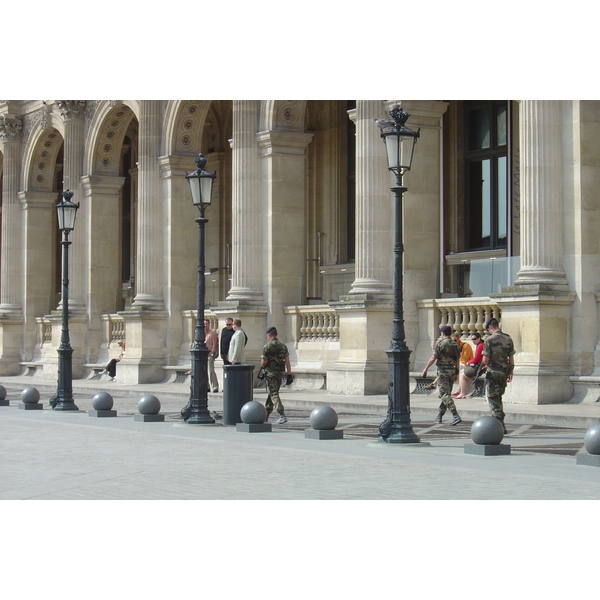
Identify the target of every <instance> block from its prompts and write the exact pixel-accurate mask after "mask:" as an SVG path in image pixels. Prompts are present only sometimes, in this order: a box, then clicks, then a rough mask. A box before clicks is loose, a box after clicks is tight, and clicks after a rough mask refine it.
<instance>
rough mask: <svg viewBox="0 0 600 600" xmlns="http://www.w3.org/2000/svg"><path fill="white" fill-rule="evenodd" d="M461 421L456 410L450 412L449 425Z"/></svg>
mask: <svg viewBox="0 0 600 600" xmlns="http://www.w3.org/2000/svg"><path fill="white" fill-rule="evenodd" d="M461 422H462V419H461V418H460V415H459V414H458V412H456V411H454V412H453V413H452V422H451V423H450V425H458V424H459V423H461Z"/></svg>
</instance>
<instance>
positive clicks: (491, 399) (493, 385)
mask: <svg viewBox="0 0 600 600" xmlns="http://www.w3.org/2000/svg"><path fill="white" fill-rule="evenodd" d="M485 388H486V396H487V400H488V404H489V407H490V412H491V413H492V417H496V418H497V419H500V420H501V421H504V410H503V409H504V407H503V405H502V396H503V394H504V391H505V390H506V376H505V375H500V374H498V375H496V374H495V373H488V374H487V376H486V385H485Z"/></svg>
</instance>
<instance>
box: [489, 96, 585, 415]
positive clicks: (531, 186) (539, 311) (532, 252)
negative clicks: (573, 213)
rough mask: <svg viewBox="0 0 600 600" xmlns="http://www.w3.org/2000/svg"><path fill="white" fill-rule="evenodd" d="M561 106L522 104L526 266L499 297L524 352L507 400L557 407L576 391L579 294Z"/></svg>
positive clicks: (541, 102) (518, 359)
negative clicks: (573, 336)
mask: <svg viewBox="0 0 600 600" xmlns="http://www.w3.org/2000/svg"><path fill="white" fill-rule="evenodd" d="M561 104H562V103H561V102H559V101H553V100H552V101H548V100H523V101H521V104H520V153H521V269H520V270H519V273H518V274H517V280H516V281H515V283H514V285H513V286H509V287H505V288H503V289H502V294H493V295H492V296H493V297H494V298H495V299H496V301H497V302H498V305H499V306H500V308H501V310H502V319H501V320H502V323H501V324H502V329H503V331H505V332H506V333H508V334H509V335H511V336H512V338H513V341H514V343H515V350H516V354H515V365H516V366H515V377H514V380H513V383H512V384H510V385H509V386H508V387H507V391H506V394H505V400H506V401H507V402H519V403H525V404H549V403H557V402H565V401H567V400H569V398H571V396H572V394H573V384H572V383H571V381H570V379H569V377H570V375H572V369H571V366H570V364H569V356H568V352H569V347H570V339H569V336H570V323H571V314H572V306H573V301H574V299H575V293H574V292H570V291H569V285H568V282H567V279H566V276H565V271H564V268H563V255H564V247H563V237H562V227H563V208H562V207H563V204H564V202H565V200H564V198H563V187H562V178H561V173H562V172H563V170H564V168H563V165H562V162H561V147H562V144H563V141H564V140H563V136H562V131H563V130H565V129H566V127H565V124H563V123H562V122H561V119H562V115H561Z"/></svg>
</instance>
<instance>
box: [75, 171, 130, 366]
mask: <svg viewBox="0 0 600 600" xmlns="http://www.w3.org/2000/svg"><path fill="white" fill-rule="evenodd" d="M124 180H125V178H124V177H110V176H104V175H86V176H84V177H83V178H82V186H83V195H84V202H85V206H86V214H87V216H88V218H89V223H90V227H89V237H88V243H87V244H86V245H85V255H86V256H85V258H86V264H87V265H88V268H89V273H88V278H89V289H88V290H87V296H86V303H87V307H88V311H89V315H90V319H89V325H88V343H89V347H88V349H87V352H86V354H87V355H88V356H87V360H88V362H90V363H95V362H97V360H98V355H99V351H100V349H101V348H102V349H105V348H106V347H107V346H108V345H109V344H110V342H111V340H110V338H109V339H106V338H103V337H102V332H103V329H102V327H103V325H104V323H105V321H103V320H102V315H105V314H107V313H108V314H111V313H115V312H117V310H118V309H119V308H120V300H121V278H120V269H118V268H115V265H118V264H119V261H120V255H119V249H120V246H121V239H120V238H121V228H120V222H121V211H120V191H121V188H122V187H123V182H124ZM82 204H83V202H82ZM69 304H70V302H69Z"/></svg>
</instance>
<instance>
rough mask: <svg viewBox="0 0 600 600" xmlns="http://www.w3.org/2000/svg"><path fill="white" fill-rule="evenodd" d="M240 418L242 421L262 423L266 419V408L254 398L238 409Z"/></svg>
mask: <svg viewBox="0 0 600 600" xmlns="http://www.w3.org/2000/svg"><path fill="white" fill-rule="evenodd" d="M240 418H241V419H242V422H243V423H247V424H253V425H256V424H259V423H264V422H265V421H266V419H267V409H266V408H265V407H264V406H263V405H262V404H261V403H260V402H257V401H256V400H250V402H246V404H244V406H242V408H241V410H240Z"/></svg>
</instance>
